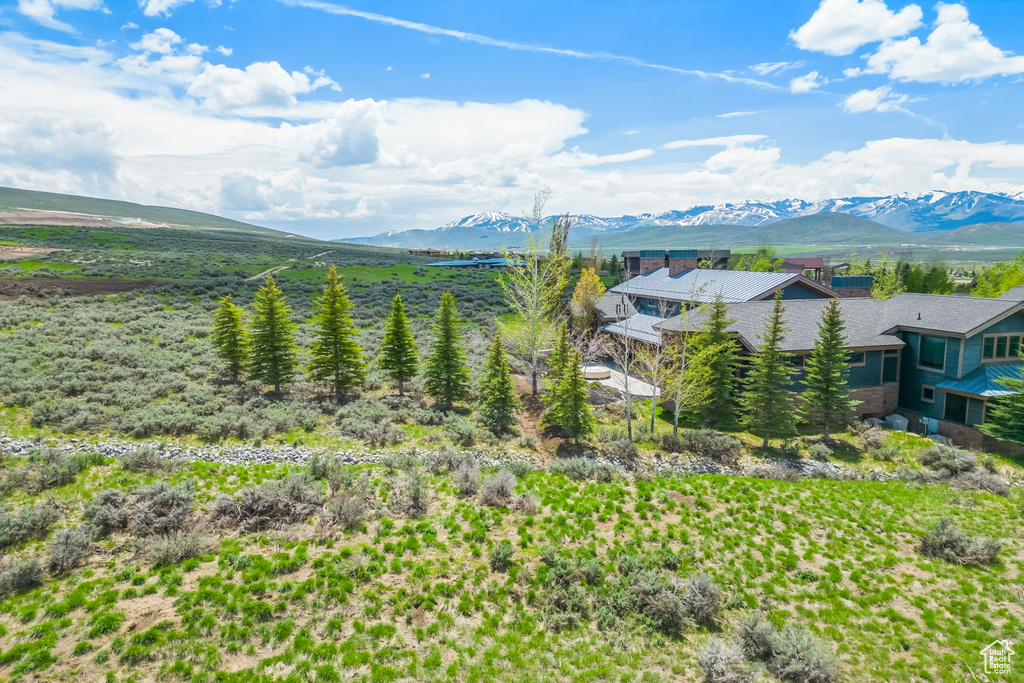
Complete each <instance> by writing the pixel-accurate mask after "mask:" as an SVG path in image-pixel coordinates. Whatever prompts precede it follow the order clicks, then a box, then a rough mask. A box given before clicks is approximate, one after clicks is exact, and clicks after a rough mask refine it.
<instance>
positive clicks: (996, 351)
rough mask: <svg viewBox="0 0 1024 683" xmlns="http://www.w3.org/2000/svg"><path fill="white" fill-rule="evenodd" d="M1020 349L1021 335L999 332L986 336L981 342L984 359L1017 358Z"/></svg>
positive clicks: (982, 357)
mask: <svg viewBox="0 0 1024 683" xmlns="http://www.w3.org/2000/svg"><path fill="white" fill-rule="evenodd" d="M1019 351H1020V335H1018V334H999V335H996V334H994V335H991V336H989V337H985V338H984V339H983V340H982V342H981V359H982V360H1016V359H1017V356H1018V353H1019Z"/></svg>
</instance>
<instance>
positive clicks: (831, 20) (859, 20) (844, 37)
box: [789, 0, 922, 56]
mask: <svg viewBox="0 0 1024 683" xmlns="http://www.w3.org/2000/svg"><path fill="white" fill-rule="evenodd" d="M921 16H922V12H921V8H920V7H918V6H917V5H907V6H906V7H904V8H903V9H901V10H900V11H899V12H893V11H891V10H890V9H889V8H888V7H887V6H886V4H885V0H821V4H820V5H818V9H817V10H815V12H814V14H812V15H811V18H810V19H808V20H807V23H806V24H804V25H803V26H801V27H800V28H798V29H796V30H795V31H790V33H789V37H790V38H791V39H792V40H793V42H795V43H796V44H797V46H798V47H800V48H802V49H804V50H813V51H815V52H824V53H826V54H830V55H836V56H839V55H848V54H850V53H851V52H853V51H854V50H856V49H857V48H858V47H860V46H861V45H865V44H867V43H876V42H879V41H882V40H887V39H889V38H895V37H897V36H903V35H906V34H907V33H909V32H910V31H913V30H914V29H916V28H917V27H919V26H920V25H921Z"/></svg>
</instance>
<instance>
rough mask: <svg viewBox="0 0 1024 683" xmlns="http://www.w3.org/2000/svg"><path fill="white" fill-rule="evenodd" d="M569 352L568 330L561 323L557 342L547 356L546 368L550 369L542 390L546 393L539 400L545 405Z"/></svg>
mask: <svg viewBox="0 0 1024 683" xmlns="http://www.w3.org/2000/svg"><path fill="white" fill-rule="evenodd" d="M571 351H572V345H571V344H570V343H569V328H568V327H566V325H565V324H564V323H563V324H561V325H560V326H559V328H558V341H557V342H555V346H554V348H552V349H551V355H549V356H548V368H550V369H549V370H548V376H547V377H545V378H544V389H545V390H546V391H547V393H546V394H544V395H543V396H541V400H542V401H544V402H545V403H548V402H550V401H551V392H553V391H554V389H555V386H556V385H557V384H558V378H559V377H561V376H562V371H563V370H564V368H565V365H566V363H567V362H568V360H569V353H570V352H571Z"/></svg>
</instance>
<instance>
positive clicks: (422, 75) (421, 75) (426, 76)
mask: <svg viewBox="0 0 1024 683" xmlns="http://www.w3.org/2000/svg"><path fill="white" fill-rule="evenodd" d="M420 78H430V74H420Z"/></svg>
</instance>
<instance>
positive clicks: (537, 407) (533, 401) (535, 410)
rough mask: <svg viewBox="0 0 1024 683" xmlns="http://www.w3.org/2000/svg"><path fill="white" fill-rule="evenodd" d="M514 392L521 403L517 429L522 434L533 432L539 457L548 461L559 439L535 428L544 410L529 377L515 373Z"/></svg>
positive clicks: (557, 445) (556, 448)
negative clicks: (521, 407)
mask: <svg viewBox="0 0 1024 683" xmlns="http://www.w3.org/2000/svg"><path fill="white" fill-rule="evenodd" d="M515 380H516V394H517V395H518V396H519V400H520V401H521V402H522V404H523V409H522V411H520V413H519V429H520V430H522V432H523V433H524V434H533V435H534V436H535V437H537V444H538V449H539V450H540V456H541V459H542V460H544V461H545V462H550V461H552V460H554V459H555V457H556V453H557V451H558V447H559V445H560V444H561V439H556V438H552V437H551V436H548V435H545V434H544V433H543V432H541V431H540V430H538V429H537V424H538V423H539V422H540V416H541V413H543V412H544V404H543V403H542V402H541V400H540V396H537V395H534V393H533V391H532V389H531V387H530V379H529V378H528V377H524V376H522V375H515Z"/></svg>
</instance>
